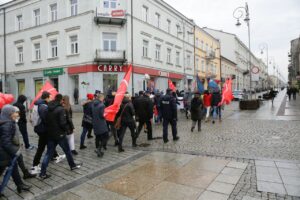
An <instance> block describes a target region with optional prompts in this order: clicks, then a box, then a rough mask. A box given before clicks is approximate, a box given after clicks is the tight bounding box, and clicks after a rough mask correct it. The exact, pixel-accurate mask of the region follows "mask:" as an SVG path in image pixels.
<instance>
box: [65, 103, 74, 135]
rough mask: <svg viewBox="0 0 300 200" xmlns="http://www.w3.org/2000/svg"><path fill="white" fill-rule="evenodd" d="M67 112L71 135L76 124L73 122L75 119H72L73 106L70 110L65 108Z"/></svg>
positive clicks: (68, 132)
mask: <svg viewBox="0 0 300 200" xmlns="http://www.w3.org/2000/svg"><path fill="white" fill-rule="evenodd" d="M65 112H66V118H67V135H70V134H72V133H73V132H74V129H75V127H74V124H73V120H72V116H73V112H72V108H70V109H69V110H67V109H65Z"/></svg>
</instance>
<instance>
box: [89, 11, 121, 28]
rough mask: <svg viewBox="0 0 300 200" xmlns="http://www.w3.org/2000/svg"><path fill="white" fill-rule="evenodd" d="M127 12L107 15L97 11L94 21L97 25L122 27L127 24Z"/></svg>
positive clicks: (114, 12)
mask: <svg viewBox="0 0 300 200" xmlns="http://www.w3.org/2000/svg"><path fill="white" fill-rule="evenodd" d="M125 15H126V13H125V10H114V11H111V12H107V13H99V12H98V11H97V9H96V15H95V17H94V21H95V23H96V24H107V25H120V26H123V25H124V24H125V23H126V18H125Z"/></svg>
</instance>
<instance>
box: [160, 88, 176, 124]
mask: <svg viewBox="0 0 300 200" xmlns="http://www.w3.org/2000/svg"><path fill="white" fill-rule="evenodd" d="M160 102H161V103H160V105H161V112H162V117H163V119H165V120H177V104H176V98H175V97H173V96H172V95H170V94H166V95H165V96H163V97H162V98H161V101H160Z"/></svg>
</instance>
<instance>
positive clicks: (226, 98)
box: [219, 78, 233, 106]
mask: <svg viewBox="0 0 300 200" xmlns="http://www.w3.org/2000/svg"><path fill="white" fill-rule="evenodd" d="M232 99H233V95H232V80H231V78H230V79H227V80H226V82H225V84H224V87H223V91H222V101H221V102H220V104H219V106H221V105H223V104H227V105H228V104H230V103H231V101H232Z"/></svg>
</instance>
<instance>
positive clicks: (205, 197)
mask: <svg viewBox="0 0 300 200" xmlns="http://www.w3.org/2000/svg"><path fill="white" fill-rule="evenodd" d="M228 198H229V196H228V195H225V194H220V193H217V192H211V191H205V192H203V193H202V194H201V196H200V197H199V199H198V200H227V199H228Z"/></svg>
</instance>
